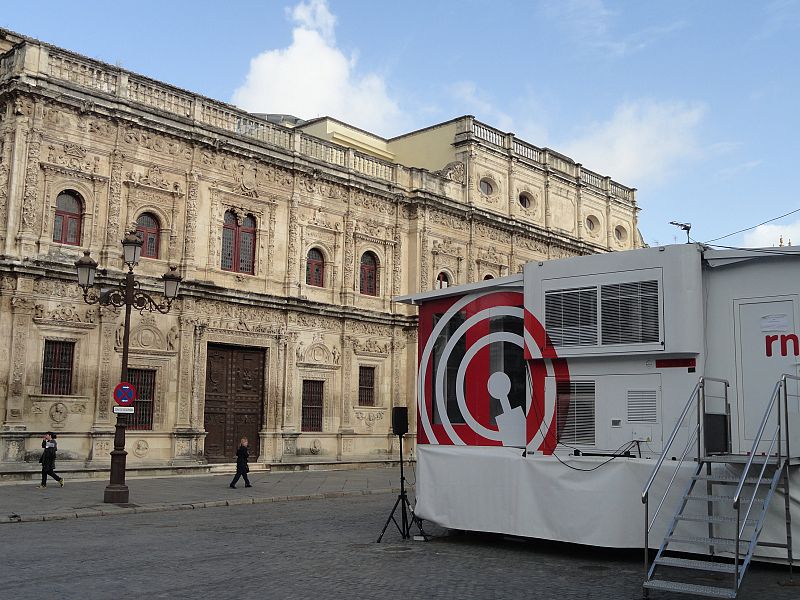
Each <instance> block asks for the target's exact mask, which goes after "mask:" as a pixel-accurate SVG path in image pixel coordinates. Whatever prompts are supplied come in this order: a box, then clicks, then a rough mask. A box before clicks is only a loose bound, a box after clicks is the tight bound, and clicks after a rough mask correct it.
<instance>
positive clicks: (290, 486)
mask: <svg viewBox="0 0 800 600" xmlns="http://www.w3.org/2000/svg"><path fill="white" fill-rule="evenodd" d="M409 471H411V472H413V470H409ZM232 477H233V474H232V473H231V474H229V475H200V476H187V475H178V476H172V477H159V478H135V479H128V482H127V483H128V487H129V489H130V502H131V506H128V507H119V506H115V505H109V504H103V490H104V489H105V487H106V485H107V482H106V481H94V480H83V481H70V480H69V478H67V479H66V480H65V481H66V483H65V485H64V487H63V488H61V487H59V486H58V484H57V483H56V482H55V481H52V480H51V481H50V482H49V483H48V486H47V489H44V490H40V489H38V488H37V484H36V483H31V482H29V481H27V482H20V483H9V484H4V485H0V527H2V524H3V523H9V522H10V523H14V522H16V521H20V520H21V521H27V520H41V519H43V518H46V519H56V518H75V517H76V516H78V517H88V516H102V515H103V514H104V513H123V512H126V513H133V512H136V511H139V512H145V511H147V512H151V511H161V510H164V511H166V510H176V509H179V508H186V507H188V506H193V507H195V508H201V507H207V506H220V505H222V506H224V505H225V504H226V503H228V504H233V505H235V504H240V503H253V502H255V503H261V502H269V501H274V500H287V499H308V498H309V497H314V496H317V497H319V496H335V495H356V494H362V493H376V492H389V491H392V490H394V489H395V488H396V487H397V486H399V482H400V471H399V468H379V469H355V470H348V471H344V470H343V471H300V472H275V473H251V477H250V480H251V481H252V483H253V487H252V488H245V487H244V482H243V481H241V480H240V481H239V483H238V488H237V489H235V490H232V489H230V488H229V487H228V484H229V483H230V480H231V478H232ZM411 481H413V478H412V479H411ZM0 597H1V595H0Z"/></svg>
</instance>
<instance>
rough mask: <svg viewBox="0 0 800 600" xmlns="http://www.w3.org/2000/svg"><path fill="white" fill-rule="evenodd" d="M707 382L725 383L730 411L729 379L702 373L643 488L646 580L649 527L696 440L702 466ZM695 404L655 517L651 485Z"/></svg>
mask: <svg viewBox="0 0 800 600" xmlns="http://www.w3.org/2000/svg"><path fill="white" fill-rule="evenodd" d="M706 382H714V383H721V384H723V385H724V386H725V387H724V389H725V395H724V398H725V410H726V414H730V407H729V405H728V388H729V387H730V383H728V381H727V380H725V379H717V378H715V377H700V379H698V381H697V384H696V385H695V386H694V389H693V390H692V393H691V394H689V399H688V400H687V401H686V405H685V406H684V407H683V411H681V414H680V416H679V417H678V421H677V423H675V427H674V428H673V429H672V433H671V434H670V436H669V440H667V443H666V445H665V446H664V450H663V451H662V452H661V456H659V457H658V461H656V464H655V466H654V467H653V471H652V472H651V473H650V477H649V478H648V480H647V483H646V484H645V486H644V488H643V489H642V504H644V573H645V579H646V580H649V579H650V578H651V577H652V572H651V571H652V569H651V567H650V531H651V529H652V528H653V525H654V524H655V522H656V518H657V517H658V513H659V512H660V511H661V508H662V507H663V506H664V502H666V499H667V496H668V495H669V492H670V490H671V489H672V484H673V483H674V482H675V479H676V478H677V477H678V473H679V472H680V469H681V465H682V464H683V463H684V461H685V460H686V456H687V455H688V454H689V451H690V450H691V449H692V447H693V446H694V445H695V443H696V456H695V460H696V461H697V463H698V468H700V460H701V458H702V456H703V449H704V440H703V435H702V432H703V415H705V412H706ZM693 404H696V406H697V410H696V411H695V414H696V416H697V423H696V424H695V426H694V428H693V429H692V430H691V432H690V433H689V436H688V441H687V442H686V446H685V447H684V449H683V452H682V453H681V457H680V459H679V460H677V461H676V462H677V464H676V466H675V470H674V471H673V473H672V477H671V478H670V480H669V483H668V484H667V488H666V489H665V490H664V494H663V496H662V497H661V499H660V501H659V503H658V506H657V507H656V510H655V512H654V513H653V517H652V519H651V518H650V489H651V488H652V486H653V483H654V482H655V480H656V477H657V476H658V473H659V471H660V470H661V467H662V465H663V464H664V461H665V460H666V458H667V456H668V455H669V451H670V449H671V448H672V445H673V444H674V443H675V440H676V439H677V437H678V432H679V431H680V428H681V427H682V426H683V423H684V421H685V420H686V417H687V416H688V415H689V413H690V412H691V409H692V405H693ZM680 510H681V507H679V508H678V511H680ZM673 521H674V519H673ZM663 547H664V546H663V544H662V547H661V550H663ZM661 550H659V551H661ZM653 567H655V563H653Z"/></svg>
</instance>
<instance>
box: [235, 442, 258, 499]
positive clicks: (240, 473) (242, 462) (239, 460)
mask: <svg viewBox="0 0 800 600" xmlns="http://www.w3.org/2000/svg"><path fill="white" fill-rule="evenodd" d="M249 458H250V451H249V450H248V449H247V438H246V437H243V438H242V442H241V446H239V449H238V450H237V451H236V476H235V477H234V478H233V481H231V487H232V488H233V489H236V482H237V481H239V477H242V478H244V487H253V486H252V485H250V480H249V479H248V478H247V474H248V473H249V472H250V467H248V466H247V459H249Z"/></svg>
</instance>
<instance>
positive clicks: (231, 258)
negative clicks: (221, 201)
mask: <svg viewBox="0 0 800 600" xmlns="http://www.w3.org/2000/svg"><path fill="white" fill-rule="evenodd" d="M255 257H256V220H255V218H254V217H253V216H252V215H247V216H246V217H245V218H244V219H242V223H241V224H239V220H238V219H237V218H236V213H234V212H233V211H232V210H229V211H227V212H226V213H225V219H224V222H223V226H222V259H221V263H222V265H221V266H222V269H223V270H224V271H233V272H235V273H247V274H249V275H252V274H253V273H254V272H255Z"/></svg>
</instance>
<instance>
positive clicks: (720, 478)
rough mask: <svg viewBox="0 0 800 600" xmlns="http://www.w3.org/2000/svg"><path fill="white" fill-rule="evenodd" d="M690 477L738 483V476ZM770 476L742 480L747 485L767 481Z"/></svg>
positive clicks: (698, 479)
mask: <svg viewBox="0 0 800 600" xmlns="http://www.w3.org/2000/svg"><path fill="white" fill-rule="evenodd" d="M692 479H694V480H696V481H710V482H711V483H730V484H738V483H739V478H738V477H729V476H725V475H710V476H709V475H693V476H692ZM769 481H770V478H767V477H765V478H764V479H759V478H758V477H748V478H747V479H745V480H744V482H745V483H746V484H748V485H751V484H755V483H768V482H769Z"/></svg>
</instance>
